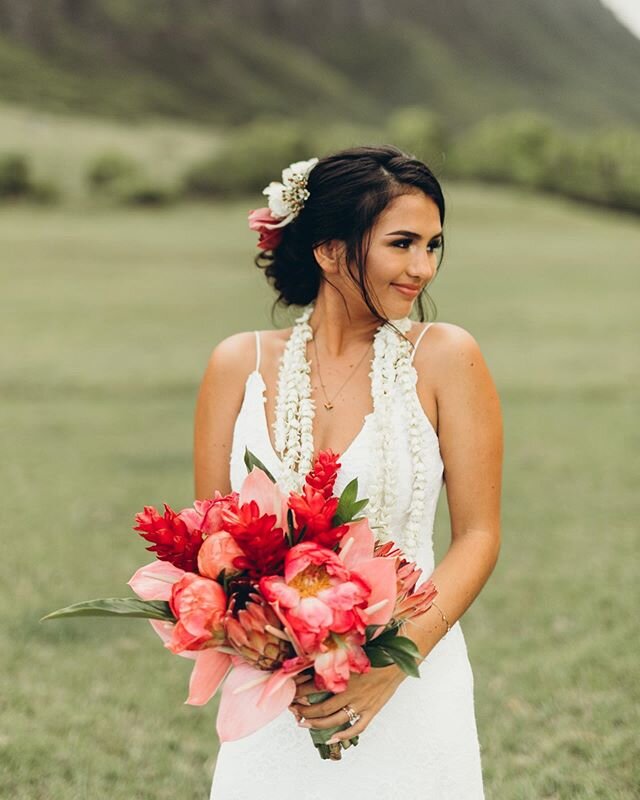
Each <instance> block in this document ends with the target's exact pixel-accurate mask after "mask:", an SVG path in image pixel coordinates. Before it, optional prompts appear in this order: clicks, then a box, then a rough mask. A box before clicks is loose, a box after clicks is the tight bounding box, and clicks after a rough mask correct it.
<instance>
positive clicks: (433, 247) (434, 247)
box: [392, 238, 443, 253]
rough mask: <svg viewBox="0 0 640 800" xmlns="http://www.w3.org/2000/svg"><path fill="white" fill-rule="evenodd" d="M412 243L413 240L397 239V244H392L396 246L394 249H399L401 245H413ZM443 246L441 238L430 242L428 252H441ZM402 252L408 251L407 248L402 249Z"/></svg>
mask: <svg viewBox="0 0 640 800" xmlns="http://www.w3.org/2000/svg"><path fill="white" fill-rule="evenodd" d="M412 242H413V239H397V240H396V241H395V242H393V243H392V244H393V246H394V247H397V246H398V245H401V244H411V243H412ZM442 244H443V241H442V238H439V239H432V240H431V241H430V242H429V244H428V245H427V249H428V250H429V251H430V252H431V253H434V252H435V251H436V250H439V249H440V248H441V247H442ZM400 250H406V248H405V247H400Z"/></svg>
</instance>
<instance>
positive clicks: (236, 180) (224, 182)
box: [183, 118, 313, 197]
mask: <svg viewBox="0 0 640 800" xmlns="http://www.w3.org/2000/svg"><path fill="white" fill-rule="evenodd" d="M310 151H311V148H310V136H309V133H308V132H307V131H306V130H305V128H304V125H303V124H302V123H298V122H289V121H283V120H274V119H269V118H267V119H264V118H263V119H258V120H257V121H255V122H253V123H250V124H248V125H246V126H243V127H242V128H239V129H237V130H236V131H235V132H231V133H230V135H229V139H228V141H227V142H226V144H225V145H223V147H222V148H221V149H220V151H219V152H217V153H216V154H214V155H213V156H211V157H210V158H207V159H205V160H203V161H200V162H197V163H195V164H193V165H192V166H191V167H190V168H189V169H188V170H187V172H186V173H185V175H184V177H183V186H184V191H185V192H186V193H187V194H189V195H193V196H201V197H216V196H217V197H225V196H227V197H228V196H232V195H245V194H248V193H251V192H255V191H260V190H261V189H262V188H263V187H264V186H266V185H267V184H268V183H269V182H270V181H274V180H275V181H277V180H279V179H280V176H281V174H282V170H283V169H284V168H285V167H287V166H288V165H289V164H290V163H292V162H293V161H303V160H307V159H308V158H311V156H312V155H313V153H312V152H310Z"/></svg>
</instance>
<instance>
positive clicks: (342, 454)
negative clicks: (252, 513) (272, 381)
mask: <svg viewBox="0 0 640 800" xmlns="http://www.w3.org/2000/svg"><path fill="white" fill-rule="evenodd" d="M251 375H257V377H258V378H259V379H260V385H261V387H262V388H261V392H260V394H261V398H262V403H261V405H262V423H263V433H264V437H265V441H266V443H267V445H268V447H269V450H270V451H271V453H272V454H273V457H274V458H275V459H276V461H277V462H278V464H280V465H282V463H283V462H282V459H281V458H280V456H279V455H278V453H277V452H276V449H275V447H274V446H273V442H272V441H271V434H270V431H269V420H268V419H267V408H266V402H265V401H266V399H267V398H266V394H265V393H266V391H267V385H266V383H265V382H264V378H263V377H262V373H261V372H260V370H258V369H254V370H253V372H252V373H251ZM374 413H375V409H374V410H373V411H369V413H368V414H365V417H364V419H363V421H362V425H361V426H360V429H359V430H358V432H357V433H356V435H355V436H354V437H353V439H352V440H351V442H350V443H349V444H348V445H347V447H346V448H345V449H344V450H342V451H341V452H340V453H339V456H340V458H341V459H344V458H346V456H347V455H348V454H349V453H350V451H351V450H352V449H354V448H355V446H356V444H357V443H358V441H359V440H360V438H361V437H362V436H363V434H364V432H365V431H366V429H367V428H368V426H369V421H370V420H371V419H372V418H373V415H374ZM314 418H315V415H314ZM313 442H314V460H315V458H316V456H317V454H316V453H315V437H313Z"/></svg>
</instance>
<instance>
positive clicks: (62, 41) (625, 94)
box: [0, 0, 640, 127]
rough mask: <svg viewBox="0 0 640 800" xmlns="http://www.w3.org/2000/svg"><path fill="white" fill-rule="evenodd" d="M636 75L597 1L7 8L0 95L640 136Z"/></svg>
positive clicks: (164, 111) (116, 107)
mask: <svg viewBox="0 0 640 800" xmlns="http://www.w3.org/2000/svg"><path fill="white" fill-rule="evenodd" d="M638 74H640V40H638V39H637V38H636V37H634V36H633V35H632V34H631V33H630V32H629V31H628V30H627V29H626V28H625V27H624V26H623V25H622V24H621V23H620V22H619V21H618V20H617V19H616V18H615V16H614V15H613V14H612V13H611V11H609V9H607V8H605V7H604V6H602V5H601V4H600V2H599V1H598V0H563V2H562V3H557V2H556V0H519V1H518V3H514V2H513V0H485V2H483V3H477V2H476V1H475V0H430V2H429V4H425V3H424V2H422V0H394V2H391V1H390V0H349V2H348V3H345V2H344V0H217V1H215V0H48V2H46V3H45V4H43V3H42V2H41V0H0V99H5V100H11V101H14V102H16V101H17V102H21V103H25V104H35V105H38V106H40V107H45V108H55V109H69V110H72V111H78V110H80V111H87V112H91V113H99V114H109V115H117V116H126V117H135V116H143V115H171V116H179V117H186V118H193V119H200V120H205V121H217V122H241V121H245V120H247V119H250V118H251V117H253V116H255V115H256V114H258V113H265V112H271V113H277V114H282V115H287V114H291V115H296V116H307V117H313V118H315V119H317V120H318V122H319V123H321V122H323V121H325V120H326V119H327V117H337V118H340V119H343V120H344V119H349V120H353V121H361V122H369V123H375V122H377V121H379V120H380V118H381V117H383V116H384V115H385V114H386V113H388V112H389V111H390V110H391V109H393V108H395V107H397V106H399V105H407V104H419V105H424V106H428V107H430V108H432V109H433V110H435V111H438V112H440V113H441V114H442V115H443V116H444V118H445V120H446V123H447V125H449V126H450V127H459V126H463V127H464V126H466V125H468V124H469V123H471V122H474V121H476V120H477V119H479V118H481V117H484V116H485V115H486V114H487V113H489V112H492V111H504V110H507V109H510V108H514V107H529V108H532V109H539V110H542V111H545V112H547V113H548V114H549V115H551V116H553V117H555V118H556V119H558V120H559V121H561V122H563V123H564V124H566V125H567V126H570V127H584V126H590V125H603V124H606V123H615V122H622V123H631V124H640V104H638V103H637V101H636V94H637V85H636V84H637V80H636V77H635V76H637V75H638Z"/></svg>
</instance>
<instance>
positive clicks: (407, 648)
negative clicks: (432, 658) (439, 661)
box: [386, 636, 421, 658]
mask: <svg viewBox="0 0 640 800" xmlns="http://www.w3.org/2000/svg"><path fill="white" fill-rule="evenodd" d="M386 647H388V648H392V649H393V650H402V652H403V653H406V654H407V655H408V656H412V657H413V658H421V656H420V651H419V650H418V646H417V645H416V643H415V642H414V641H413V639H409V638H408V637H407V636H396V638H395V639H394V640H393V642H392V643H389V644H387V645H386Z"/></svg>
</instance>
